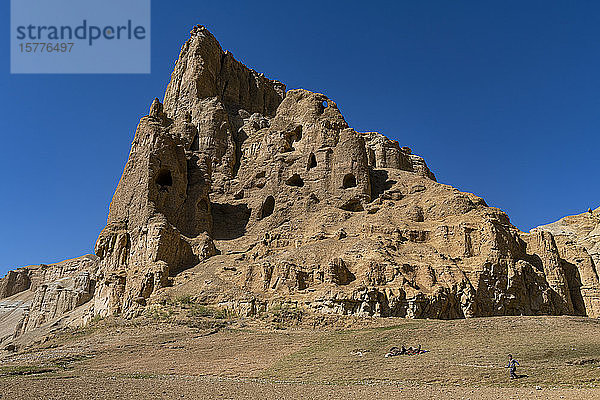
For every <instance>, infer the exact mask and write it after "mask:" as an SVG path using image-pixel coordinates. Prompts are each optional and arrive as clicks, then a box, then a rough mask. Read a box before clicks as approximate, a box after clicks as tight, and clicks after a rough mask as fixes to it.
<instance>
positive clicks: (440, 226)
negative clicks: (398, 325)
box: [0, 26, 600, 340]
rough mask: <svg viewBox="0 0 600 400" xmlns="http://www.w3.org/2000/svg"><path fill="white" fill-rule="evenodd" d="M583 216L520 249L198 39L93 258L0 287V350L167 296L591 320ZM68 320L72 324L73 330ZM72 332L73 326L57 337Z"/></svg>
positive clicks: (342, 310)
mask: <svg viewBox="0 0 600 400" xmlns="http://www.w3.org/2000/svg"><path fill="white" fill-rule="evenodd" d="M598 222H599V220H598V212H596V213H595V214H594V213H591V214H589V215H587V214H584V215H582V216H577V217H568V218H565V219H564V220H561V221H559V222H557V223H555V224H551V225H548V226H544V227H540V228H537V229H535V230H533V231H532V232H531V233H528V234H526V233H523V232H520V231H519V230H518V229H516V228H515V227H514V226H513V225H511V223H510V221H509V218H508V216H507V215H506V214H505V213H504V212H502V211H501V210H499V209H497V208H493V207H488V206H487V205H486V203H485V201H484V200H483V199H481V198H479V197H477V196H475V195H473V194H471V193H463V192H460V191H459V190H457V189H455V188H452V187H450V186H448V185H444V184H440V183H438V182H436V180H435V176H434V174H433V173H432V172H431V171H430V170H429V168H428V167H427V164H426V163H425V161H424V160H423V158H421V157H419V156H417V155H415V154H413V153H412V150H411V149H409V148H408V147H401V146H400V145H399V143H398V142H396V141H394V140H390V139H388V138H387V137H385V136H384V135H382V134H380V133H377V132H368V133H360V132H356V131H354V130H353V129H352V128H351V127H349V126H348V124H347V122H346V120H345V119H344V117H343V116H342V114H341V113H340V111H339V109H338V107H337V105H336V103H335V102H334V101H333V100H332V99H330V98H328V97H327V96H325V95H323V94H319V93H312V92H309V91H307V90H303V89H294V90H287V91H286V87H285V85H283V84H282V83H280V82H278V81H274V80H270V79H268V78H266V77H265V76H264V75H262V74H259V73H257V72H255V71H253V70H251V69H249V68H247V67H246V66H244V65H243V64H242V63H240V62H239V61H236V60H235V59H234V58H233V56H232V55H231V53H229V52H226V51H223V50H222V49H221V47H220V45H219V43H218V42H217V41H216V39H215V38H214V37H213V36H212V35H211V34H210V33H209V32H208V31H207V30H206V29H205V28H204V27H202V26H197V27H195V28H194V29H193V30H192V32H191V36H190V38H189V39H188V40H187V42H186V43H185V44H184V45H183V47H182V49H181V53H180V56H179V59H178V61H177V63H176V65H175V69H174V71H173V73H172V75H171V82H170V83H169V85H168V87H167V90H166V93H165V96H164V101H163V102H162V103H161V102H160V100H159V99H155V100H154V102H153V103H152V104H151V106H150V111H149V114H148V115H147V116H145V117H143V118H142V119H141V121H140V123H139V125H138V128H137V131H136V133H135V138H134V140H133V143H132V147H131V152H130V155H129V160H128V161H127V164H126V166H125V170H124V172H123V175H122V177H121V180H120V182H119V184H118V186H117V189H116V192H115V194H114V197H113V200H112V202H111V205H110V210H109V214H108V221H107V225H106V227H105V228H104V229H103V230H102V232H101V233H100V235H99V237H98V240H97V243H96V247H95V253H96V255H95V256H84V257H81V258H79V259H75V260H69V261H65V262H63V263H59V264H55V265H51V266H35V267H26V268H19V269H17V270H15V271H11V272H9V273H8V275H7V276H6V277H4V278H3V279H2V280H0V298H2V299H3V300H2V301H0V320H2V321H5V323H4V325H3V326H4V328H3V331H2V332H1V335H3V337H4V340H12V339H14V338H15V337H19V336H20V335H22V334H24V333H26V332H29V331H31V330H34V329H37V328H39V327H41V326H43V325H44V324H49V323H51V322H52V321H57V320H60V319H61V318H63V319H64V318H66V317H70V319H69V321H70V323H77V321H79V323H85V322H86V321H87V320H89V319H90V318H92V317H93V316H96V315H99V316H106V315H111V314H121V315H125V316H135V315H137V314H139V313H140V312H141V311H142V310H143V309H144V308H145V307H147V306H148V305H150V304H152V303H158V302H160V301H162V300H164V299H165V298H167V297H169V296H174V295H177V294H182V293H185V294H187V295H190V296H193V297H194V298H195V299H196V300H197V301H200V302H205V303H207V304H218V305H219V306H221V307H226V308H228V309H230V311H232V312H235V313H238V314H242V315H249V316H250V315H255V314H257V313H259V312H261V311H262V310H265V309H268V308H269V307H271V306H273V305H274V304H281V303H291V304H295V305H298V306H300V307H303V308H305V309H307V310H311V311H314V312H316V313H338V314H357V315H377V316H397V317H411V318H444V319H447V318H465V317H477V316H493V315H540V314H553V315H556V314H575V315H588V316H592V317H596V316H598V315H600V303H599V301H600V292H599V290H600V285H599V282H598V274H597V270H596V266H597V265H598V262H600V260H599V257H600V245H599V244H598V243H599V241H598V237H599V236H600V234H599V232H600V231H599V228H598V226H599V224H598ZM75 313H76V317H73V316H74V315H75ZM73 321H74V322H73Z"/></svg>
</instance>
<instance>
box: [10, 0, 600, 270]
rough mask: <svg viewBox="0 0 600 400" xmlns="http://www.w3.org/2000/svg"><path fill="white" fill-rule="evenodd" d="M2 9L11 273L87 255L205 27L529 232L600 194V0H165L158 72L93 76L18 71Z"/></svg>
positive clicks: (155, 44) (155, 57) (158, 28)
mask: <svg viewBox="0 0 600 400" xmlns="http://www.w3.org/2000/svg"><path fill="white" fill-rule="evenodd" d="M288 3H289V4H288ZM1 7H2V8H1V15H2V19H3V22H4V25H5V27H6V28H5V29H4V39H3V40H2V41H0V46H1V47H0V54H4V55H5V56H4V57H3V58H2V60H3V62H2V63H1V68H2V70H1V71H0V93H1V94H2V96H0V110H1V111H0V113H1V114H0V115H1V117H2V118H1V124H2V133H1V135H2V140H1V142H0V143H1V144H0V153H1V156H0V173H1V176H2V184H1V186H0V188H1V189H0V216H1V218H0V275H2V274H4V273H5V272H6V270H8V269H9V268H14V267H18V266H21V265H27V264H36V263H50V262H56V261H59V260H62V259H65V258H71V257H76V256H79V255H82V254H86V253H90V252H93V247H94V242H95V240H96V237H97V235H98V233H99V232H100V230H101V229H102V227H103V226H104V225H105V222H106V216H107V212H108V205H109V202H110V199H111V197H112V194H113V192H114V189H115V187H116V184H117V182H118V180H119V177H120V175H121V172H122V170H123V167H124V165H125V162H126V160H127V155H128V152H129V147H130V144H131V140H132V138H133V134H134V131H135V127H136V125H137V123H138V120H139V118H140V117H142V116H143V115H145V114H146V113H147V110H148V108H149V106H150V103H151V102H152V99H153V98H154V97H159V98H162V96H163V93H164V90H165V88H166V85H167V83H168V80H169V77H170V73H171V70H172V68H173V65H174V62H175V60H176V58H177V55H178V53H179V49H180V46H181V44H182V43H183V42H184V41H185V40H186V39H187V38H188V33H189V31H190V29H191V27H192V26H193V25H195V24H197V23H201V24H204V25H206V26H207V27H208V28H209V29H210V30H211V31H212V32H213V34H214V35H215V36H216V37H217V39H218V40H219V41H220V42H221V44H222V46H223V48H225V49H228V50H230V51H232V52H233V54H234V55H235V56H236V57H237V58H238V59H239V60H241V61H242V62H244V63H245V64H246V65H248V66H250V67H252V68H254V69H256V70H258V71H260V72H264V73H265V74H266V75H267V76H268V77H271V78H275V79H279V80H281V81H283V82H285V83H286V84H287V86H288V88H297V87H303V88H306V89H309V90H314V91H319V92H322V93H325V94H326V95H327V96H329V97H330V98H332V99H334V100H335V101H336V102H337V104H338V105H339V107H340V109H341V110H342V112H343V113H344V115H345V117H346V119H347V121H348V122H349V123H350V125H351V126H353V127H354V128H355V129H357V130H359V131H379V132H382V133H384V134H386V135H388V136H389V137H391V138H394V139H397V140H398V141H399V142H400V143H401V145H407V146H410V147H411V148H413V151H414V152H416V153H417V154H420V155H422V156H423V157H425V159H426V160H427V162H428V164H429V166H430V168H431V169H432V170H433V171H434V172H435V174H436V175H437V178H438V180H439V181H440V182H443V183H447V184H450V185H452V186H455V187H457V188H459V189H460V190H463V191H470V192H474V193H476V194H477V195H479V196H481V197H483V198H484V199H485V200H486V201H487V203H488V204H489V205H492V206H497V207H500V208H502V209H503V210H505V211H506V212H507V213H508V214H509V215H510V217H511V221H512V223H513V224H515V225H516V226H518V227H519V228H520V229H522V230H529V229H530V228H532V227H534V226H537V225H539V224H543V223H547V222H551V221H554V220H556V219H559V218H561V217H562V216H564V215H567V214H573V213H580V212H583V211H585V210H587V208H588V207H596V206H598V203H599V201H598V200H599V199H600V196H599V194H600V193H599V191H600V188H599V187H598V185H597V181H596V178H597V176H598V146H599V145H600V136H599V134H598V133H599V132H600V104H599V103H600V75H599V74H600V3H598V2H592V1H577V2H572V1H566V0H565V1H560V2H559V1H501V2H500V1H461V2H454V1H418V2H417V1H397V2H379V1H368V2H365V1H356V2H354V1H339V2H336V4H333V2H323V1H314V2H312V1H302V2H293V3H291V2H281V1H271V2H258V1H255V2H246V1H244V2H233V1H229V2H220V1H219V2H217V1H189V2H187V1H168V2H167V1H153V4H152V7H153V8H152V74H150V75H87V76H86V75H10V74H9V57H8V54H9V48H8V46H9V36H8V26H9V21H8V16H9V2H8V1H3V2H2V6H1Z"/></svg>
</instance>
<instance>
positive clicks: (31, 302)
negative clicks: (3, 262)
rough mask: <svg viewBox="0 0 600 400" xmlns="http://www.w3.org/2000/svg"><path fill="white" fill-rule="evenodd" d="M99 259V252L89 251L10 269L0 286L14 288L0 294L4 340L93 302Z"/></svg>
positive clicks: (0, 330)
mask: <svg viewBox="0 0 600 400" xmlns="http://www.w3.org/2000/svg"><path fill="white" fill-rule="evenodd" d="M97 263H98V258H97V257H96V256H93V255H87V256H83V257H79V258H75V259H72V260H65V261H62V262H59V263H56V264H49V265H45V264H40V265H32V266H29V267H25V268H19V269H17V270H15V271H10V272H9V273H8V274H7V275H6V276H5V277H4V278H2V279H1V280H0V287H9V288H12V289H11V290H8V291H4V292H3V293H4V294H8V296H6V295H5V296H1V297H0V322H1V324H0V325H2V328H1V329H0V343H2V341H5V340H8V339H14V338H17V337H19V336H21V335H22V334H24V333H26V332H30V331H33V330H35V329H36V328H38V327H40V326H42V325H44V324H47V323H52V322H55V321H56V320H57V319H58V318H61V317H62V316H63V315H64V314H66V313H68V312H70V311H72V310H74V309H75V308H77V307H79V306H81V305H83V304H85V303H87V302H89V301H90V300H91V299H92V297H93V295H94V292H95V280H94V278H93V277H94V274H95V271H96V268H97ZM15 275H16V277H15ZM82 322H83V321H82Z"/></svg>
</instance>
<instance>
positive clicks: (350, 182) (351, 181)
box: [342, 174, 356, 189]
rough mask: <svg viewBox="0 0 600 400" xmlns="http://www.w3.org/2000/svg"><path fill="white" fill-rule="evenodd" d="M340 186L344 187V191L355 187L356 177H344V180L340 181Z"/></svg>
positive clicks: (347, 175) (352, 175)
mask: <svg viewBox="0 0 600 400" xmlns="http://www.w3.org/2000/svg"><path fill="white" fill-rule="evenodd" d="M342 186H343V187H344V189H348V188H351V187H356V177H355V176H354V174H346V175H344V180H343V181H342Z"/></svg>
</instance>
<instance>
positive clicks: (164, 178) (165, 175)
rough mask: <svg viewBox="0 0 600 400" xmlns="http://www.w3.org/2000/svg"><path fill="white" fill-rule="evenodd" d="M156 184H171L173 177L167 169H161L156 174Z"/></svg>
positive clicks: (162, 186) (162, 185)
mask: <svg viewBox="0 0 600 400" xmlns="http://www.w3.org/2000/svg"><path fill="white" fill-rule="evenodd" d="M155 182H156V184H157V185H158V186H159V187H161V188H166V187H169V186H173V177H172V176H171V171H169V170H168V169H161V170H160V171H159V172H158V174H157V175H156V180H155Z"/></svg>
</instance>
